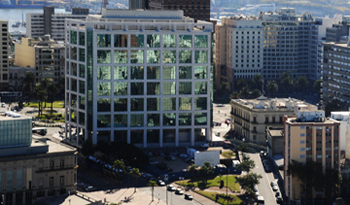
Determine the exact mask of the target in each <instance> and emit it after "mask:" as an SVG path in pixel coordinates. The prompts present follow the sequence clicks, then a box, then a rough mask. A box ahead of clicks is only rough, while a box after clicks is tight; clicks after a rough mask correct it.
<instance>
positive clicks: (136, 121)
mask: <svg viewBox="0 0 350 205" xmlns="http://www.w3.org/2000/svg"><path fill="white" fill-rule="evenodd" d="M130 127H143V114H131V115H130Z"/></svg>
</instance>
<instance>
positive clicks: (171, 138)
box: [163, 129, 175, 143]
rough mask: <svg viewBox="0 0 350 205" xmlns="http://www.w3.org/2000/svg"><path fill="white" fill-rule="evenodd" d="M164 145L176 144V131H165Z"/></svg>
mask: <svg viewBox="0 0 350 205" xmlns="http://www.w3.org/2000/svg"><path fill="white" fill-rule="evenodd" d="M163 143H175V130H174V129H170V130H166V129H165V130H163Z"/></svg>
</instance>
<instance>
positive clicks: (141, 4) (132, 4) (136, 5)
mask: <svg viewBox="0 0 350 205" xmlns="http://www.w3.org/2000/svg"><path fill="white" fill-rule="evenodd" d="M146 3H148V0H129V9H131V10H134V9H147V8H148V7H147V6H146Z"/></svg>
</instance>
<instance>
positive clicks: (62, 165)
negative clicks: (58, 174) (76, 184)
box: [60, 159, 64, 168]
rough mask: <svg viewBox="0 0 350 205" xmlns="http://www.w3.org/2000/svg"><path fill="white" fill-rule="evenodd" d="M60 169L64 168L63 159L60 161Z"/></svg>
mask: <svg viewBox="0 0 350 205" xmlns="http://www.w3.org/2000/svg"><path fill="white" fill-rule="evenodd" d="M60 167H61V168H64V159H62V160H61V161H60Z"/></svg>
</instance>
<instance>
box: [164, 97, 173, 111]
mask: <svg viewBox="0 0 350 205" xmlns="http://www.w3.org/2000/svg"><path fill="white" fill-rule="evenodd" d="M163 110H165V111H170V110H176V98H163Z"/></svg>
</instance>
